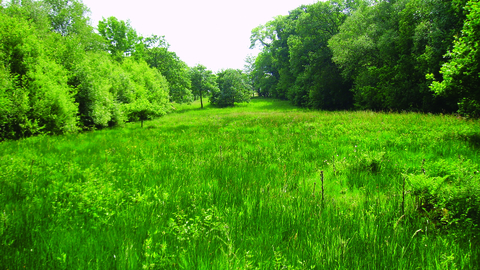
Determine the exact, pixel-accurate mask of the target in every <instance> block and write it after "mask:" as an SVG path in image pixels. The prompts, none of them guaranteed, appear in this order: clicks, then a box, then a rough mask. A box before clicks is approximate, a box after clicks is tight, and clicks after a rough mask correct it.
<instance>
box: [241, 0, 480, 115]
mask: <svg viewBox="0 0 480 270" xmlns="http://www.w3.org/2000/svg"><path fill="white" fill-rule="evenodd" d="M479 12H480V7H479V4H478V1H477V0H471V1H466V0H447V1H444V0H442V1H440V0H427V1H425V0H391V1H380V0H378V1H377V0H367V1H351V0H344V1H325V2H317V3H315V4H312V5H307V6H301V7H299V8H297V9H295V10H293V11H291V12H290V13H289V15H287V16H278V17H276V18H275V19H274V20H272V21H269V22H267V23H266V24H265V25H261V26H259V27H257V28H255V29H254V30H253V31H252V36H251V43H252V47H253V46H256V45H260V46H262V47H263V50H262V52H261V53H260V54H259V55H258V57H257V58H256V60H255V61H250V63H251V65H252V69H253V72H252V73H251V79H252V81H253V82H254V85H255V88H256V89H257V91H258V94H259V95H261V96H271V97H277V98H282V99H289V100H291V101H292V102H293V103H294V104H296V105H299V106H307V107H311V108H316V109H323V110H343V109H350V108H356V109H367V110H383V111H403V110H407V111H420V112H457V111H458V112H459V113H461V114H462V115H464V116H467V117H478V116H479V115H480V106H479V102H480V89H479V85H480V73H479V65H478V63H479V60H480V58H479V57H480V55H479V51H478V49H479V38H480V34H479V30H480V13H479Z"/></svg>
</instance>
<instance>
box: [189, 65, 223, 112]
mask: <svg viewBox="0 0 480 270" xmlns="http://www.w3.org/2000/svg"><path fill="white" fill-rule="evenodd" d="M190 79H191V81H192V89H193V94H194V95H195V97H198V98H200V106H201V108H202V109H203V97H205V96H208V95H211V94H212V93H213V92H215V91H218V84H217V81H216V76H215V74H213V72H212V71H211V70H207V68H206V67H205V66H203V65H200V64H199V65H196V66H195V67H193V68H191V69H190Z"/></svg>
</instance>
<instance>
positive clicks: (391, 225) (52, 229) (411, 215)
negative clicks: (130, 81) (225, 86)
mask: <svg viewBox="0 0 480 270" xmlns="http://www.w3.org/2000/svg"><path fill="white" fill-rule="evenodd" d="M198 107H199V104H193V105H179V106H177V108H176V112H175V113H172V114H170V115H167V116H165V117H163V118H160V119H157V120H154V121H149V122H146V123H145V127H144V128H143V129H142V128H140V123H129V124H127V125H126V126H125V127H122V128H114V129H106V130H101V131H94V132H89V133H82V134H74V135H67V136H55V137H53V136H52V137H51V136H44V137H34V138H28V139H24V140H19V141H8V142H3V143H0V241H1V242H0V269H359V268H366V269H478V267H479V265H480V258H479V252H480V241H479V237H480V233H479V229H478V224H479V223H480V222H479V213H480V173H479V170H480V155H479V154H478V152H479V149H480V125H479V122H478V121H467V120H463V119H458V118H456V117H454V116H444V115H424V114H417V113H399V114H397V113H395V114H394V113H392V114H385V113H373V112H363V111H362V112H318V111H306V110H302V109H298V108H295V107H291V106H290V105H288V103H287V102H283V101H277V100H271V99H260V98H257V99H253V100H252V102H251V103H249V104H243V105H239V106H237V107H234V108H225V109H217V108H212V107H210V106H206V108H205V109H204V110H200V109H198ZM322 179H323V184H322Z"/></svg>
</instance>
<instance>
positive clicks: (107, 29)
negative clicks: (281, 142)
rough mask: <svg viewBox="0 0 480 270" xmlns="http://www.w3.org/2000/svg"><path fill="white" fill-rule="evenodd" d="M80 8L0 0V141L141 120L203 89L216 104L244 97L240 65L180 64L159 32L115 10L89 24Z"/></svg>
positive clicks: (70, 3)
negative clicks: (144, 32) (141, 28)
mask: <svg viewBox="0 0 480 270" xmlns="http://www.w3.org/2000/svg"><path fill="white" fill-rule="evenodd" d="M88 15H89V9H88V7H86V6H85V5H84V4H83V3H82V1H80V0H23V1H17V0H12V1H8V2H5V3H3V2H2V1H1V0H0V141H1V140H5V139H17V138H24V137H28V136H33V135H38V134H65V133H74V132H78V131H81V130H90V129H92V128H104V127H110V126H118V125H123V124H124V123H125V122H129V121H142V126H143V121H144V120H147V119H151V118H153V117H158V116H162V115H164V114H166V113H168V112H170V111H172V110H173V109H174V108H173V105H172V102H176V103H185V102H187V103H188V102H191V101H193V100H194V99H197V98H202V97H207V96H209V97H211V101H212V103H213V104H215V105H219V106H230V105H233V104H234V102H245V101H248V100H249V98H250V93H251V91H252V89H251V87H250V86H249V84H247V76H246V74H245V73H243V72H242V71H240V70H233V69H231V70H223V71H221V72H219V73H218V74H213V72H211V71H210V70H208V69H207V68H206V67H204V66H202V65H197V66H195V67H188V66H187V64H186V63H185V62H183V61H182V60H180V58H179V57H178V56H177V55H176V53H175V52H172V51H170V50H169V44H168V43H167V41H166V40H165V37H163V36H157V35H152V36H149V37H142V36H141V35H139V34H138V33H137V32H136V31H135V29H134V28H133V27H132V26H131V25H130V22H129V21H122V20H118V19H117V18H115V17H109V18H103V20H101V21H100V22H99V23H98V26H97V27H96V28H95V27H93V26H92V25H91V23H90V19H89V17H88ZM202 106H203V105H202Z"/></svg>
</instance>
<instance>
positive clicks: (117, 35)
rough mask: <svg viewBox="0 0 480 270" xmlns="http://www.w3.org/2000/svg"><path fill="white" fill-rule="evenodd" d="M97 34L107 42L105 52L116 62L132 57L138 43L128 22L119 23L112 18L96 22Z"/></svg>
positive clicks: (137, 38)
mask: <svg viewBox="0 0 480 270" xmlns="http://www.w3.org/2000/svg"><path fill="white" fill-rule="evenodd" d="M98 32H99V33H100V35H101V36H102V37H103V38H105V40H106V41H107V44H108V45H107V51H108V52H110V54H112V56H113V57H114V58H115V59H117V60H120V59H121V58H122V57H123V56H130V55H132V54H133V53H134V52H135V51H136V48H137V46H136V45H137V44H138V43H139V41H140V38H139V37H138V35H137V32H136V31H135V29H133V28H132V27H131V26H130V22H129V21H127V22H125V21H122V20H120V21H119V20H118V19H117V18H115V17H113V16H112V17H108V18H107V19H105V18H103V20H101V21H99V22H98Z"/></svg>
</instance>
